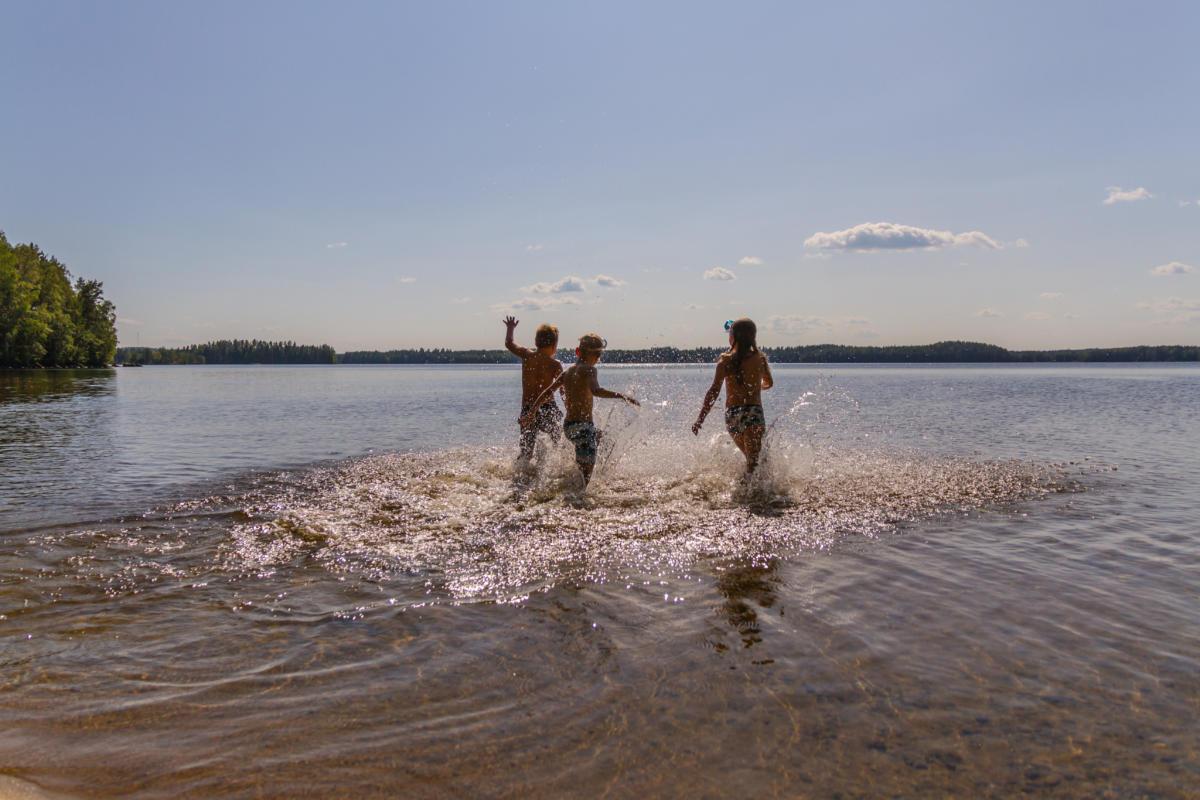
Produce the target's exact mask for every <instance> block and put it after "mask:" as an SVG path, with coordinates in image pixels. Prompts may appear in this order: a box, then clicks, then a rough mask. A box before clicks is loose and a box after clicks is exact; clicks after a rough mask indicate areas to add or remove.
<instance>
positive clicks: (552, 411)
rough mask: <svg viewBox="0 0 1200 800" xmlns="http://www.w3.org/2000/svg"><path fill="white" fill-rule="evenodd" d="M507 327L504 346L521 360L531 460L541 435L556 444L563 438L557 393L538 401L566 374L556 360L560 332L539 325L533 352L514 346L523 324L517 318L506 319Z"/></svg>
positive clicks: (525, 448) (524, 453)
mask: <svg viewBox="0 0 1200 800" xmlns="http://www.w3.org/2000/svg"><path fill="white" fill-rule="evenodd" d="M504 324H505V326H506V327H507V328H508V335H506V336H505V337H504V346H505V347H507V348H508V350H509V352H510V353H512V354H513V355H515V356H516V357H517V358H519V359H521V421H520V427H521V458H524V459H529V458H530V457H531V456H532V455H533V446H534V445H535V444H537V435H538V431H541V432H543V433H548V434H550V438H552V439H553V440H554V441H555V442H557V441H558V437H559V435H560V434H559V430H558V423H559V421H560V420H561V419H562V412H561V411H559V410H558V404H557V403H555V402H554V397H553V393H552V392H548V393H547V394H546V397H545V399H543V400H538V396H539V395H541V394H542V390H543V389H545V388H546V387H547V386H549V385H550V384H552V383H554V381H555V379H556V378H558V376H559V375H561V374H562V371H563V367H562V364H560V363H558V360H557V359H556V358H555V357H554V354H555V353H556V352H557V351H558V328H556V327H554V326H553V325H546V324H542V325H539V326H538V329H537V333H535V334H534V335H533V343H534V344H535V345H536V346H537V350H529V349H527V348H524V347H521V346H520V345H519V344H516V343H515V342H513V329H514V328H516V327H517V325H518V324H519V322H518V320H517V318H516V317H506V318H505V319H504ZM535 400H536V401H537V402H536V403H535V402H534V401H535ZM527 414H531V417H530V419H529V421H528V422H527V421H526V419H525V417H526V415H527Z"/></svg>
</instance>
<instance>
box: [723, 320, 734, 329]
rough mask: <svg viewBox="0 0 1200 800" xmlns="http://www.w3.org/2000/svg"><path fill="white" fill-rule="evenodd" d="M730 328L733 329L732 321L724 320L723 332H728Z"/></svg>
mask: <svg viewBox="0 0 1200 800" xmlns="http://www.w3.org/2000/svg"><path fill="white" fill-rule="evenodd" d="M732 327H733V320H731V319H727V320H725V330H729V329H730V328H732Z"/></svg>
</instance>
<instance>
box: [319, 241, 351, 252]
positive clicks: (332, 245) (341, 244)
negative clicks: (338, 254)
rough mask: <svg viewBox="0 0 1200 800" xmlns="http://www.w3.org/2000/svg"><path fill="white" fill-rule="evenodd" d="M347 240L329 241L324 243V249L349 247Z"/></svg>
mask: <svg viewBox="0 0 1200 800" xmlns="http://www.w3.org/2000/svg"><path fill="white" fill-rule="evenodd" d="M349 246H350V243H349V242H330V243H329V244H327V245H325V249H326V250H341V249H342V248H343V247H349Z"/></svg>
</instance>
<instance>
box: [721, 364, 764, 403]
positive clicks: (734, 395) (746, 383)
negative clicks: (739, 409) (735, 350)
mask: <svg viewBox="0 0 1200 800" xmlns="http://www.w3.org/2000/svg"><path fill="white" fill-rule="evenodd" d="M717 364H718V366H721V365H723V366H724V373H725V406H726V407H727V408H733V407H734V406H761V405H762V390H763V389H764V388H767V389H769V388H771V385H772V383H773V380H772V378H771V368H770V367H769V366H768V365H767V357H766V356H764V355H763V354H762V353H760V352H758V351H755V352H753V353H748V354H747V355H746V357H745V358H743V359H742V363H741V364H740V365H739V366H740V369H738V370H737V371H736V372H735V371H734V367H733V355H732V354H730V353H723V354H722V355H721V358H720V360H719V361H718V362H717Z"/></svg>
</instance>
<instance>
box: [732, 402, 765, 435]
mask: <svg viewBox="0 0 1200 800" xmlns="http://www.w3.org/2000/svg"><path fill="white" fill-rule="evenodd" d="M765 427H767V418H766V416H765V415H764V414H763V407H762V406H731V407H730V408H727V409H725V430H727V431H729V432H730V433H732V434H734V435H737V434H739V433H745V432H746V431H747V430H748V429H750V428H765Z"/></svg>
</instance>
